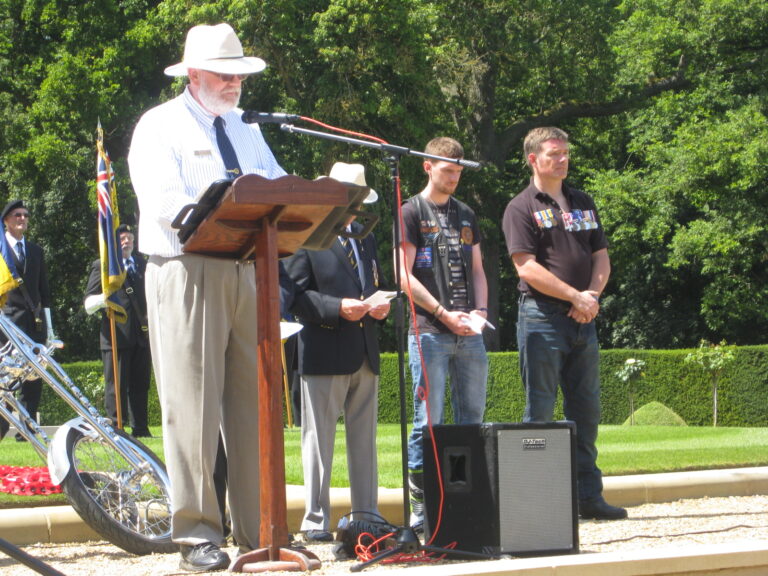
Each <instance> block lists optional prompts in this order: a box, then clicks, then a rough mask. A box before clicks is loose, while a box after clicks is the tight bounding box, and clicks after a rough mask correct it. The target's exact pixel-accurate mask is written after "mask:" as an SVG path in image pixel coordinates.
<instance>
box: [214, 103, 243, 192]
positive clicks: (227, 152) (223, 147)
mask: <svg viewBox="0 0 768 576" xmlns="http://www.w3.org/2000/svg"><path fill="white" fill-rule="evenodd" d="M213 127H214V128H215V129H216V144H218V146H219V152H220V153H221V158H222V160H224V167H225V168H226V169H227V176H228V177H230V178H237V177H238V176H240V174H242V171H241V170H240V162H238V160H237V154H235V149H234V148H233V147H232V142H231V141H230V140H229V136H227V132H226V130H224V120H223V118H222V117H221V116H216V118H215V119H214V121H213Z"/></svg>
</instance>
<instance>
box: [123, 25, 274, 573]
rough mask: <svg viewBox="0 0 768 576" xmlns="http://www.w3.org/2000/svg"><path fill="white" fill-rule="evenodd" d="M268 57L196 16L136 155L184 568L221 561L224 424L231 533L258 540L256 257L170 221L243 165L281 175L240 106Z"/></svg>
mask: <svg viewBox="0 0 768 576" xmlns="http://www.w3.org/2000/svg"><path fill="white" fill-rule="evenodd" d="M265 66H266V64H265V63H264V61H263V60H261V59H259V58H254V57H248V56H244V55H243V48H242V46H241V44H240V41H239V40H238V38H237V36H236V35H235V32H234V30H232V28H231V27H230V26H229V25H227V24H218V25H216V26H195V27H194V28H192V29H191V30H190V31H189V33H188V34H187V41H186V45H185V48H184V59H183V60H182V61H181V62H180V63H178V64H175V65H173V66H169V67H168V68H166V70H165V72H166V74H168V75H170V76H187V77H188V78H189V83H188V85H187V86H186V89H185V90H184V92H183V93H182V94H181V95H180V96H178V97H176V98H174V99H173V100H170V101H168V102H165V103H164V104H160V105H159V106H157V107H155V108H153V109H151V110H149V111H147V112H146V113H145V114H144V115H143V116H142V118H141V119H140V120H139V123H138V125H137V126H136V130H135V132H134V134H133V141H132V142H131V150H130V153H129V156H128V163H129V166H130V171H131V179H132V181H133V186H134V189H135V190H136V195H137V197H138V200H139V207H140V210H141V221H140V224H139V238H140V240H139V249H140V250H141V252H144V253H145V254H147V255H148V256H149V262H148V265H147V272H146V292H147V314H148V319H149V336H150V344H151V348H152V359H153V363H154V369H155V377H156V379H157V383H158V389H159V394H160V402H161V406H162V413H163V437H164V449H165V457H166V464H167V467H168V475H169V478H170V480H171V504H172V508H173V540H174V542H178V543H179V544H180V546H181V548H180V550H181V564H180V567H181V569H183V570H187V571H193V572H209V571H213V570H223V569H225V568H227V567H228V565H229V557H228V556H227V554H226V553H225V552H223V551H222V550H221V549H220V546H221V545H222V544H223V543H224V533H223V526H222V519H221V515H220V510H219V505H218V503H217V498H216V491H215V489H214V481H213V472H214V462H215V460H216V454H217V445H218V438H219V431H221V435H222V437H223V440H224V446H225V448H226V453H227V457H228V465H227V471H228V474H227V475H228V478H229V486H228V488H229V508H230V512H231V518H232V535H233V537H234V539H235V541H236V542H237V543H238V544H239V545H240V547H241V551H247V550H250V549H255V548H258V547H259V522H260V513H259V455H258V448H257V447H258V442H256V438H257V437H258V432H259V426H258V417H257V414H258V390H257V387H256V386H254V385H253V375H254V374H256V373H257V368H258V366H257V357H256V353H255V343H256V340H257V336H256V280H255V274H254V268H253V264H252V263H249V262H242V261H236V260H228V259H223V258H211V257H207V256H202V255H198V254H184V253H183V252H182V249H181V244H180V242H179V239H178V236H177V234H176V231H175V230H174V229H173V228H171V222H172V221H173V220H174V218H175V217H176V215H177V214H178V213H179V211H180V210H181V209H182V208H183V207H184V206H185V205H187V204H189V203H190V202H192V201H193V200H194V198H195V197H196V196H197V195H198V193H199V192H200V191H202V190H205V189H206V188H208V186H209V185H210V184H211V183H212V182H214V181H217V180H221V179H225V178H235V177H237V176H239V175H240V174H259V175H261V176H264V177H266V178H278V177H280V176H283V175H284V174H285V171H284V170H283V169H282V168H281V167H280V165H279V164H278V163H277V161H276V160H275V158H274V156H273V154H272V152H271V151H270V149H269V146H268V145H267V143H266V142H265V141H264V138H263V136H262V134H261V131H260V129H259V127H258V125H256V124H245V123H243V122H242V120H241V114H242V110H239V109H238V108H237V105H238V102H239V99H240V91H241V87H242V82H243V81H244V80H245V78H246V77H247V76H249V75H251V74H255V73H257V72H260V71H262V70H263V69H264V68H265Z"/></svg>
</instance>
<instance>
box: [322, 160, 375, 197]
mask: <svg viewBox="0 0 768 576" xmlns="http://www.w3.org/2000/svg"><path fill="white" fill-rule="evenodd" d="M328 177H329V178H333V179H334V180H338V181H339V182H345V183H347V184H355V185H356V186H365V187H366V188H368V196H366V197H365V200H363V204H373V203H374V202H376V200H378V199H379V195H378V194H376V190H374V189H373V188H370V187H369V186H368V184H366V183H365V167H364V166H363V165H362V164H347V163H345V162H336V164H334V165H333V168H331V172H330V174H328Z"/></svg>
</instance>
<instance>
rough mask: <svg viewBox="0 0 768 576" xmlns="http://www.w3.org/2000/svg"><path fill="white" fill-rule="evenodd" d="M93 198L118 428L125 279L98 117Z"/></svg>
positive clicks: (111, 181)
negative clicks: (119, 297)
mask: <svg viewBox="0 0 768 576" xmlns="http://www.w3.org/2000/svg"><path fill="white" fill-rule="evenodd" d="M96 198H97V203H98V206H99V219H98V228H99V256H100V259H101V286H102V293H103V294H104V304H105V306H106V313H107V318H109V332H110V338H111V341H112V374H113V383H114V388H115V411H116V417H117V423H116V424H117V428H119V429H122V427H123V411H122V399H121V394H120V370H119V363H118V359H117V356H118V346H117V328H116V327H115V322H117V321H119V322H124V321H126V320H127V314H126V311H125V309H124V308H123V307H122V306H121V305H120V304H118V303H117V302H116V301H115V300H112V298H111V297H112V295H113V294H115V293H116V292H117V291H118V290H119V289H120V288H121V287H122V285H123V283H124V282H125V269H124V268H123V258H122V247H121V246H120V238H119V235H118V234H117V229H118V227H119V225H120V216H119V214H118V209H117V190H116V186H115V182H114V172H113V171H112V164H111V162H110V160H109V154H107V151H106V149H105V148H104V131H103V130H102V128H101V120H99V122H98V125H97V127H96Z"/></svg>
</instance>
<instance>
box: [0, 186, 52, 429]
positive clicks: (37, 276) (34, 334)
mask: <svg viewBox="0 0 768 576" xmlns="http://www.w3.org/2000/svg"><path fill="white" fill-rule="evenodd" d="M0 219H2V221H3V224H4V226H5V237H6V239H7V240H8V244H9V246H10V248H11V250H12V252H13V259H14V263H15V265H16V270H17V271H18V272H19V274H20V276H21V278H22V279H23V280H24V281H23V282H22V283H20V285H19V287H18V288H14V289H13V290H11V291H10V292H9V293H8V300H7V301H6V303H5V307H4V308H3V312H4V313H5V315H6V316H8V318H10V320H12V321H13V323H14V324H16V325H17V326H18V327H19V328H21V329H22V330H23V331H24V333H25V334H27V336H29V337H30V338H32V340H34V341H35V342H40V343H44V342H46V340H51V339H53V326H52V324H51V292H50V290H49V288H48V275H47V273H46V269H45V261H44V259H43V249H42V248H41V247H40V246H38V245H37V244H35V243H34V242H31V241H29V240H28V239H27V238H26V237H25V235H24V234H25V233H26V231H27V227H28V225H29V210H28V209H27V207H26V206H25V205H24V201H23V200H11V201H10V202H8V204H6V206H5V208H4V209H3V212H2V214H1V215H0ZM42 390H43V382H42V380H40V379H39V378H38V379H35V380H27V381H26V382H24V383H23V384H22V385H21V391H20V392H19V399H20V400H21V403H22V404H23V405H24V407H25V408H26V409H27V412H29V415H30V416H31V417H32V418H35V417H36V414H37V408H38V406H39V404H40V396H41V395H42ZM8 429H9V425H8V422H6V421H5V420H4V419H2V418H0V438H2V437H3V436H5V434H6V433H7V432H8ZM16 440H17V441H19V442H22V441H23V440H24V438H22V436H21V435H19V434H17V435H16Z"/></svg>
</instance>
